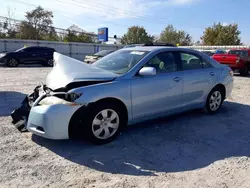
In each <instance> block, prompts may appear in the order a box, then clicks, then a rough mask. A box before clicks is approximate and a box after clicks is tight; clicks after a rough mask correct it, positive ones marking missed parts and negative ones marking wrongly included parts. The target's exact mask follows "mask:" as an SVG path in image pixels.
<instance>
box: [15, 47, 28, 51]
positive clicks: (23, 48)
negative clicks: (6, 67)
mask: <svg viewBox="0 0 250 188" xmlns="http://www.w3.org/2000/svg"><path fill="white" fill-rule="evenodd" d="M25 48H26V47H22V48H20V49H17V50H16V51H15V52H20V51H22V50H23V49H25Z"/></svg>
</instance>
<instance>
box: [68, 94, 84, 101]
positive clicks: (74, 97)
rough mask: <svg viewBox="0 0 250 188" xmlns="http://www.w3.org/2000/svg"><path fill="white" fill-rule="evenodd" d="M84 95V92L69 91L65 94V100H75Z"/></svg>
mask: <svg viewBox="0 0 250 188" xmlns="http://www.w3.org/2000/svg"><path fill="white" fill-rule="evenodd" d="M81 96H82V93H67V94H66V95H65V100H66V101H69V102H74V101H75V100H76V99H78V98H79V97H81Z"/></svg>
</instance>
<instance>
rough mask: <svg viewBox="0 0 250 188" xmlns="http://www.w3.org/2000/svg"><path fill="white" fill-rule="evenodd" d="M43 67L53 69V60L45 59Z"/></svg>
mask: <svg viewBox="0 0 250 188" xmlns="http://www.w3.org/2000/svg"><path fill="white" fill-rule="evenodd" d="M44 65H45V66H47V67H53V66H54V60H53V59H47V60H46V61H45V62H44Z"/></svg>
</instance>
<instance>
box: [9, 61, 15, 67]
mask: <svg viewBox="0 0 250 188" xmlns="http://www.w3.org/2000/svg"><path fill="white" fill-rule="evenodd" d="M9 65H10V66H11V67H15V66H17V61H16V60H15V59H11V60H10V61H9Z"/></svg>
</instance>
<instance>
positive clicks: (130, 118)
mask: <svg viewBox="0 0 250 188" xmlns="http://www.w3.org/2000/svg"><path fill="white" fill-rule="evenodd" d="M232 89H233V72H232V70H231V69H230V68H229V67H228V66H225V65H221V64H219V63H218V62H216V61H215V60H213V59H212V58H210V57H209V56H207V55H206V54H203V53H200V52H198V51H195V50H191V49H184V48H179V47H167V46H155V45H151V46H150V45H149V46H140V47H133V48H124V49H121V50H118V51H116V52H114V53H111V54H109V55H107V56H105V57H103V58H102V59H100V60H98V61H97V62H95V63H94V64H92V65H89V64H86V63H83V62H81V61H78V60H75V59H72V58H70V57H67V56H64V55H62V54H59V53H56V52H55V53H54V67H53V69H52V71H51V72H50V73H49V74H48V76H47V79H46V84H44V85H41V86H37V87H36V88H35V90H34V92H33V93H32V94H30V95H29V96H27V97H26V98H25V100H24V101H23V103H22V106H21V107H20V108H18V109H16V110H15V111H13V112H12V115H11V116H12V119H13V123H14V124H15V125H16V127H17V128H18V129H19V130H25V129H27V130H28V131H30V132H32V133H34V134H36V135H39V136H42V137H45V138H49V139H68V138H75V137H85V138H88V139H90V140H91V141H93V142H94V143H98V144H102V143H106V142H109V141H111V140H113V139H114V138H115V137H116V136H117V135H118V133H119V132H120V131H121V130H122V128H123V127H125V126H127V125H131V124H134V123H137V122H141V121H145V120H149V119H153V118H158V117H161V116H166V115H170V114H173V113H180V112H183V111H187V110H191V109H197V108H200V109H205V110H206V111H207V112H209V113H212V114H213V113H215V112H217V111H218V110H219V109H220V107H221V105H222V103H223V101H224V100H225V99H226V98H227V97H228V96H229V95H230V93H231V91H232ZM23 125H24V126H23Z"/></svg>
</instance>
